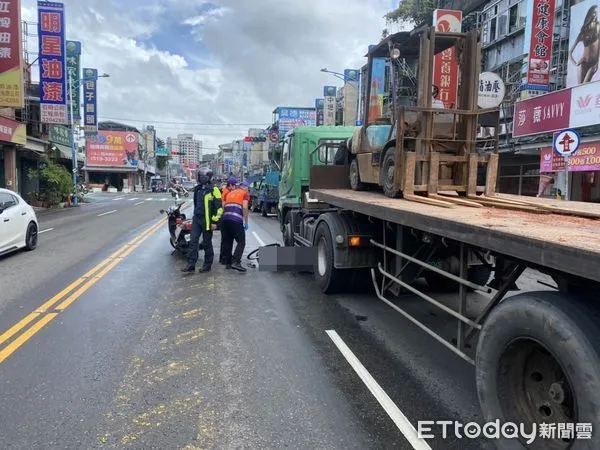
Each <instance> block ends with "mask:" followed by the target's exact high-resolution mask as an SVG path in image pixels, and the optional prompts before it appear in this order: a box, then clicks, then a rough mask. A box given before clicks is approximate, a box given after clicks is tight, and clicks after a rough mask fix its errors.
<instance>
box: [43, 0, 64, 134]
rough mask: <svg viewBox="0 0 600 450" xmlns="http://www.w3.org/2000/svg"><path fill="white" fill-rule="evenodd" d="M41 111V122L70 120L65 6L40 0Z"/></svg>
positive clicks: (57, 122) (58, 122)
mask: <svg viewBox="0 0 600 450" xmlns="http://www.w3.org/2000/svg"><path fill="white" fill-rule="evenodd" d="M38 36H39V64H40V111H41V112H40V115H41V122H42V123H55V124H68V123H69V114H68V110H67V81H66V76H65V75H66V65H67V63H66V41H65V9H64V5H63V4H62V3H57V2H45V1H38Z"/></svg>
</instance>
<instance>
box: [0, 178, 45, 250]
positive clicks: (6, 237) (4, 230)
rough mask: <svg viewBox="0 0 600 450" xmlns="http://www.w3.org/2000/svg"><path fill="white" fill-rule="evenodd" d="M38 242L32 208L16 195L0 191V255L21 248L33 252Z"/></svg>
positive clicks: (3, 190) (35, 218) (35, 220)
mask: <svg viewBox="0 0 600 450" xmlns="http://www.w3.org/2000/svg"><path fill="white" fill-rule="evenodd" d="M37 242H38V221H37V217H36V215H35V211H34V210H33V208H32V207H31V206H30V205H29V204H28V203H27V202H26V201H25V200H23V199H22V198H21V197H20V196H19V195H18V194H16V193H14V192H13V191H9V190H8V189H0V255H2V254H5V253H9V252H12V251H15V250H19V249H21V248H26V249H27V250H33V249H35V248H36V247H37Z"/></svg>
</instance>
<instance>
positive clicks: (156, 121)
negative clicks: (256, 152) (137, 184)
mask: <svg viewBox="0 0 600 450" xmlns="http://www.w3.org/2000/svg"><path fill="white" fill-rule="evenodd" d="M99 119H102V120H109V121H110V120H112V121H119V122H120V121H122V122H141V123H145V124H155V123H156V124H161V123H162V124H168V125H195V126H209V127H262V126H265V125H266V126H269V125H272V124H271V123H268V122H263V123H200V122H170V121H166V120H152V119H123V118H116V117H104V116H101V117H99Z"/></svg>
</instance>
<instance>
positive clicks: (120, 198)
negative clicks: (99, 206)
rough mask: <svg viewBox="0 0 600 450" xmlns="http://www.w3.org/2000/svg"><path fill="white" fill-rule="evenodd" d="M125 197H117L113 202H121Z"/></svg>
mask: <svg viewBox="0 0 600 450" xmlns="http://www.w3.org/2000/svg"><path fill="white" fill-rule="evenodd" d="M124 198H125V197H117V198H113V202H116V201H117V200H123V199H124Z"/></svg>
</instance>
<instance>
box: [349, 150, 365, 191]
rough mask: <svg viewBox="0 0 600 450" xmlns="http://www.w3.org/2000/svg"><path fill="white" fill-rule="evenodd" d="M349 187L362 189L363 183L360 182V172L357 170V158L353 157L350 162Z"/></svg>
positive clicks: (357, 189)
mask: <svg viewBox="0 0 600 450" xmlns="http://www.w3.org/2000/svg"><path fill="white" fill-rule="evenodd" d="M350 188H351V189H352V190H353V191H362V190H364V189H365V185H364V184H363V183H361V182H360V172H359V170H358V160H357V159H356V158H354V159H353V160H352V162H351V163H350Z"/></svg>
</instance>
